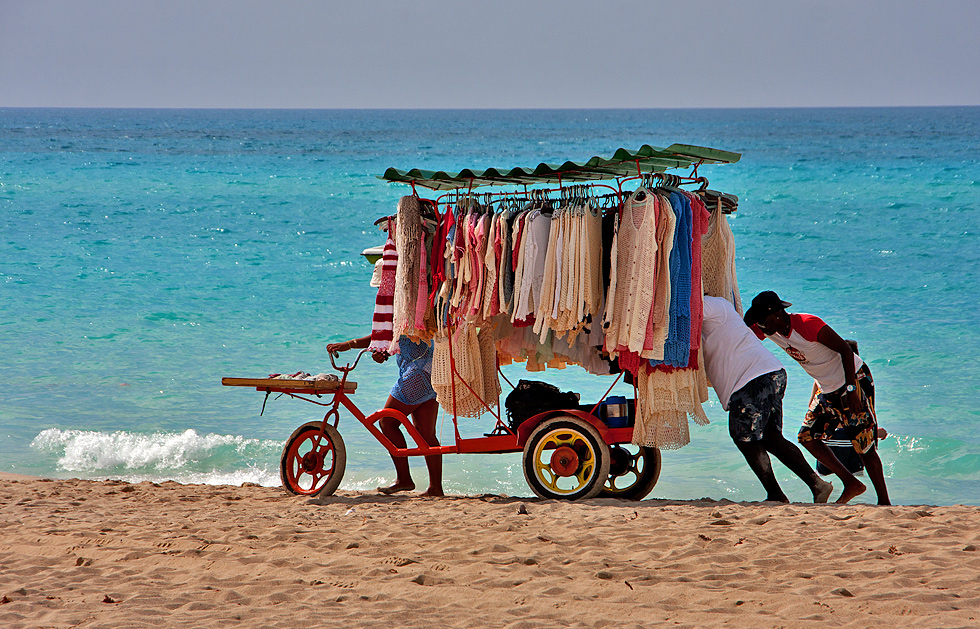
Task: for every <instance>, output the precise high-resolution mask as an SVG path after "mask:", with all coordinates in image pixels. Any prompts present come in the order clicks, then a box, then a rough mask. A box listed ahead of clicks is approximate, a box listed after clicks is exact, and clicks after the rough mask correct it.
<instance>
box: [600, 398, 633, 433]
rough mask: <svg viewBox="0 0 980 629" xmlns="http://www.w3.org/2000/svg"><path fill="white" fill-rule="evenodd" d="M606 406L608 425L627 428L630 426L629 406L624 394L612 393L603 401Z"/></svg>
mask: <svg viewBox="0 0 980 629" xmlns="http://www.w3.org/2000/svg"><path fill="white" fill-rule="evenodd" d="M602 404H603V406H605V411H606V412H605V413H604V415H605V420H606V425H607V426H609V427H610V428H625V427H627V426H629V421H630V418H629V407H628V406H627V405H626V398H625V397H623V396H622V395H610V396H609V397H607V398H606V401H605V402H603V403H602Z"/></svg>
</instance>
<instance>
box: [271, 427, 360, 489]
mask: <svg viewBox="0 0 980 629" xmlns="http://www.w3.org/2000/svg"><path fill="white" fill-rule="evenodd" d="M321 430H322V431H321ZM346 468H347V449H346V448H345V447H344V440H343V439H342V438H341V436H340V433H339V432H338V431H337V429H336V428H334V427H333V426H331V425H329V424H326V425H325V424H324V423H323V422H309V423H307V424H303V425H302V426H300V427H299V428H297V429H296V430H295V431H293V434H292V435H290V436H289V439H287V440H286V445H285V446H284V447H283V449H282V458H281V459H280V461H279V478H280V479H282V486H283V487H285V488H286V491H288V492H289V493H292V494H297V495H300V496H317V495H319V496H329V495H331V494H332V493H333V492H335V491H337V487H338V486H340V481H341V479H342V478H343V477H344V470H345V469H346Z"/></svg>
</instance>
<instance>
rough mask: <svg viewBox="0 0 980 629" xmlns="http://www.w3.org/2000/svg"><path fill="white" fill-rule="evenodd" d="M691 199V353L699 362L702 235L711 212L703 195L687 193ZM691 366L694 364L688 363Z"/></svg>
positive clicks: (701, 316) (701, 315) (701, 309)
mask: <svg viewBox="0 0 980 629" xmlns="http://www.w3.org/2000/svg"><path fill="white" fill-rule="evenodd" d="M685 194H686V195H687V197H688V198H689V199H690V201H691V226H692V229H691V234H692V237H693V242H692V243H691V244H692V247H691V355H692V356H694V357H695V359H694V361H693V363H697V358H696V357H697V349H698V348H699V347H701V325H702V323H703V322H704V300H703V299H702V295H701V290H700V288H698V287H700V286H701V237H702V236H704V235H705V234H707V233H708V220H709V219H710V218H711V213H710V212H708V209H707V208H706V207H704V202H703V201H702V200H701V197H699V196H697V195H696V194H691V193H689V192H688V193H685ZM688 365H689V366H694V365H693V364H692V363H688Z"/></svg>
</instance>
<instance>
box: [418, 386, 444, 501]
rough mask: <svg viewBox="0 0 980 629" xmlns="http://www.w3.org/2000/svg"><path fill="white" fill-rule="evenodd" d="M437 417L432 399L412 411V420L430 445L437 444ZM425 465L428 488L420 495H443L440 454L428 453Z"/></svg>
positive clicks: (437, 411) (437, 407)
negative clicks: (427, 473) (427, 475)
mask: <svg viewBox="0 0 980 629" xmlns="http://www.w3.org/2000/svg"><path fill="white" fill-rule="evenodd" d="M438 417H439V403H438V402H436V401H435V400H434V399H432V400H429V401H428V402H423V403H422V404H420V405H419V406H417V407H416V408H415V410H414V411H412V422H413V423H414V424H415V427H416V428H418V430H419V433H420V434H421V435H422V438H423V439H425V442H426V443H427V444H429V445H430V446H437V445H439V439H438V438H437V437H436V420H437V419H438ZM425 467H426V469H427V470H428V471H429V488H428V489H426V490H425V491H424V492H423V493H422V495H423V496H444V495H445V494H444V493H443V491H442V455H441V454H430V455H428V456H427V457H425Z"/></svg>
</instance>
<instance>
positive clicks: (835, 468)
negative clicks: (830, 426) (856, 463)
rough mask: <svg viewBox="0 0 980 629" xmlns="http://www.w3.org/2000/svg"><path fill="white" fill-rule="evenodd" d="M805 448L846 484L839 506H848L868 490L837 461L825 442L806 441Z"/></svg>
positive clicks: (838, 500)
mask: <svg viewBox="0 0 980 629" xmlns="http://www.w3.org/2000/svg"><path fill="white" fill-rule="evenodd" d="M803 447H804V448H806V449H807V450H808V451H809V452H810V454H812V455H813V456H814V457H816V459H817V460H818V461H820V462H821V463H823V464H824V465H826V466H827V469H829V470H830V471H831V472H833V473H834V474H836V475H837V477H838V478H840V479H841V482H843V483H844V489H843V490H842V491H841V495H840V498H838V499H837V503H838V504H846V503H848V502H850V501H851V499H852V498H855V497H856V496H860V495H861V494H863V493H864V492H865V490H867V487H865V486H864V483H862V482H861V481H859V480H858V479H857V478H855V476H854V474H851V473H850V472H849V471H848V470H847V468H846V467H844V465H843V464H842V463H841V462H840V461H838V460H837V457H836V456H835V455H834V453H833V452H832V451H831V449H830V448H828V447H827V444H826V443H824V442H823V441H819V440H816V439H814V440H813V441H804V442H803Z"/></svg>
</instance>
